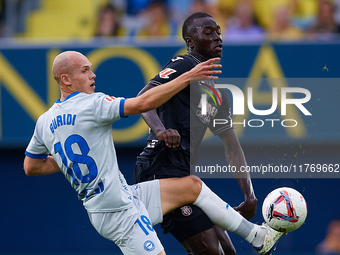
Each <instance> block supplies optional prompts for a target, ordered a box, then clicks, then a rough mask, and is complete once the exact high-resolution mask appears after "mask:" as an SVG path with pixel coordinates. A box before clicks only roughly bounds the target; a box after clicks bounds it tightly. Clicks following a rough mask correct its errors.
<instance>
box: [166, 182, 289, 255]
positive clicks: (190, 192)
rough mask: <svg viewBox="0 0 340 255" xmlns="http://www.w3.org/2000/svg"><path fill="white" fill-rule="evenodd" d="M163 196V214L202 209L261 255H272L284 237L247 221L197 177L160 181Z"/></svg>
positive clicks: (213, 220) (216, 222)
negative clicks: (187, 208)
mask: <svg viewBox="0 0 340 255" xmlns="http://www.w3.org/2000/svg"><path fill="white" fill-rule="evenodd" d="M160 193H161V194H160V195H161V203H162V205H161V207H162V212H163V215H165V214H167V213H169V212H171V211H173V210H174V209H176V208H178V207H180V206H182V205H185V204H194V205H196V206H198V207H200V208H201V210H203V211H204V213H205V214H206V215H207V216H208V217H209V218H210V220H211V221H212V222H213V223H214V224H216V225H219V226H220V227H223V228H225V229H226V230H228V231H231V232H233V233H235V234H237V235H239V236H241V237H242V238H244V239H245V240H246V241H248V242H249V243H251V244H252V245H253V246H254V247H255V248H256V249H257V250H258V251H259V253H260V254H269V253H270V251H271V250H272V249H273V247H274V246H275V245H276V243H277V241H278V240H279V238H280V237H281V236H282V233H280V232H277V231H275V230H273V229H270V228H269V227H267V226H266V225H264V226H259V225H256V224H253V223H251V222H249V221H247V220H246V219H245V218H243V216H242V215H240V214H239V213H238V212H237V211H235V210H234V209H233V208H232V207H231V206H229V204H228V203H226V202H224V201H223V200H222V199H221V198H219V197H218V196H217V195H216V194H215V193H213V192H212V191H211V190H210V189H209V188H208V187H207V186H206V185H205V184H204V183H203V182H202V181H201V180H200V179H199V178H198V177H194V176H187V177H183V178H170V179H161V180H160Z"/></svg>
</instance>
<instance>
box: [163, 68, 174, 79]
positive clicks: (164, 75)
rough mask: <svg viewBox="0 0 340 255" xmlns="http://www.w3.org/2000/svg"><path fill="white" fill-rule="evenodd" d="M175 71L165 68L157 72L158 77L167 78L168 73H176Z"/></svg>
mask: <svg viewBox="0 0 340 255" xmlns="http://www.w3.org/2000/svg"><path fill="white" fill-rule="evenodd" d="M176 72H177V71H176V70H174V69H172V68H166V69H164V70H163V71H161V72H160V73H159V77H161V78H163V79H169V75H170V74H172V73H176Z"/></svg>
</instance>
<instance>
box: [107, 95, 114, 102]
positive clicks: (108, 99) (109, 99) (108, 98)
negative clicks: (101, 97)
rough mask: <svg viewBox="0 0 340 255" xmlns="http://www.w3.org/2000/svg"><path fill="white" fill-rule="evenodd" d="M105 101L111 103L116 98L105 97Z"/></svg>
mask: <svg viewBox="0 0 340 255" xmlns="http://www.w3.org/2000/svg"><path fill="white" fill-rule="evenodd" d="M105 99H106V100H107V101H109V102H112V101H113V100H115V99H116V98H115V97H114V96H107V97H105Z"/></svg>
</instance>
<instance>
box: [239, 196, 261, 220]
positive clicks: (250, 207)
mask: <svg viewBox="0 0 340 255" xmlns="http://www.w3.org/2000/svg"><path fill="white" fill-rule="evenodd" d="M256 205H257V198H256V197H254V198H248V199H246V200H245V201H243V202H242V203H241V204H240V205H239V206H237V207H234V209H235V211H238V212H239V213H240V214H241V215H242V216H243V217H244V218H246V219H247V220H250V219H251V218H253V217H254V216H255V214H256Z"/></svg>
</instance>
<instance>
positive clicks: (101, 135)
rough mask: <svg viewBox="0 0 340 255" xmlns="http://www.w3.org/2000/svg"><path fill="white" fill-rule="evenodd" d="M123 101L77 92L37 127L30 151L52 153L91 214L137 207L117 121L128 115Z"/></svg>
mask: <svg viewBox="0 0 340 255" xmlns="http://www.w3.org/2000/svg"><path fill="white" fill-rule="evenodd" d="M124 101H125V99H124V98H114V97H111V96H108V95H105V94H103V93H93V94H85V93H79V92H74V93H72V94H71V95H69V96H68V97H67V98H66V99H65V100H64V101H60V100H57V101H56V103H55V104H54V105H53V106H52V107H51V108H50V109H49V110H48V111H47V112H45V113H44V114H43V115H41V116H40V117H39V119H38V121H37V123H36V127H35V130H34V134H33V137H32V139H31V141H30V143H29V145H28V147H27V149H26V153H25V154H26V155H27V156H29V157H32V158H45V157H47V155H48V154H51V155H52V156H53V158H54V159H55V161H56V162H57V164H58V166H59V168H60V170H61V172H62V173H63V174H64V175H65V177H66V179H67V180H68V181H69V182H70V183H71V185H72V187H73V188H74V189H75V190H76V191H77V193H78V198H79V199H80V200H82V201H83V204H84V206H85V208H86V209H87V210H88V211H89V212H115V211H121V210H125V209H127V208H130V207H131V206H132V196H133V195H132V192H131V190H130V187H129V186H128V184H127V183H126V180H125V178H124V176H123V175H122V174H121V172H120V170H119V168H118V163H117V157H116V151H115V147H114V143H113V139H112V123H113V122H115V121H117V120H119V119H120V118H122V117H124Z"/></svg>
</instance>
